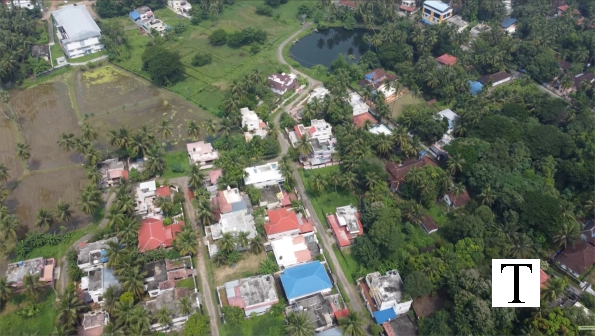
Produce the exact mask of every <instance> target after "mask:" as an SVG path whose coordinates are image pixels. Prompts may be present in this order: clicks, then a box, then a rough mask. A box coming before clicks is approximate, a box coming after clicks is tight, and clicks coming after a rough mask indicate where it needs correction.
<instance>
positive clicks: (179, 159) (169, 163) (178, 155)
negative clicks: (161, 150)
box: [162, 149, 190, 179]
mask: <svg viewBox="0 0 595 336" xmlns="http://www.w3.org/2000/svg"><path fill="white" fill-rule="evenodd" d="M165 164H166V169H165V173H163V176H162V177H163V178H165V179H170V178H173V177H180V176H185V175H186V174H187V173H188V171H189V170H190V161H189V160H188V152H187V151H186V150H183V149H182V150H178V151H174V152H167V153H166V154H165ZM177 167H179V168H182V169H184V171H183V172H179V171H178V172H174V169H175V168H177Z"/></svg>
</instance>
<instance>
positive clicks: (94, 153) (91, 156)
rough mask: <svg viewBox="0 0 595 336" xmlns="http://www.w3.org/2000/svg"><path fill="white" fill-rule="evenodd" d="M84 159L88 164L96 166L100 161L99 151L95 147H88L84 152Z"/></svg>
mask: <svg viewBox="0 0 595 336" xmlns="http://www.w3.org/2000/svg"><path fill="white" fill-rule="evenodd" d="M85 160H87V163H88V164H89V165H90V166H96V165H97V164H98V163H99V161H101V152H99V151H98V150H97V149H96V148H95V147H89V148H87V152H86V153H85Z"/></svg>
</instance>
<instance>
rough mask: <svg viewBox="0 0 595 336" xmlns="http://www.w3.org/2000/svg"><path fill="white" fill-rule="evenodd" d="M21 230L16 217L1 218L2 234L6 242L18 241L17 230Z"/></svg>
mask: <svg viewBox="0 0 595 336" xmlns="http://www.w3.org/2000/svg"><path fill="white" fill-rule="evenodd" d="M18 229H19V220H18V219H17V216H15V215H4V216H0V232H1V233H2V237H3V239H4V240H7V239H9V238H12V239H15V240H16V239H17V230H18Z"/></svg>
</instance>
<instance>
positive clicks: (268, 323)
mask: <svg viewBox="0 0 595 336" xmlns="http://www.w3.org/2000/svg"><path fill="white" fill-rule="evenodd" d="M284 328H285V317H284V316H283V315H281V316H272V315H271V314H264V315H261V316H256V317H254V318H249V319H245V320H244V321H242V323H239V324H229V323H225V324H223V325H222V326H221V329H220V331H221V336H237V335H242V336H264V335H283V334H284Z"/></svg>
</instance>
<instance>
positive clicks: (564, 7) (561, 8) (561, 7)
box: [558, 5, 568, 11]
mask: <svg viewBox="0 0 595 336" xmlns="http://www.w3.org/2000/svg"><path fill="white" fill-rule="evenodd" d="M558 9H559V10H561V11H565V10H567V9H568V5H563V6H560V7H558Z"/></svg>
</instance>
